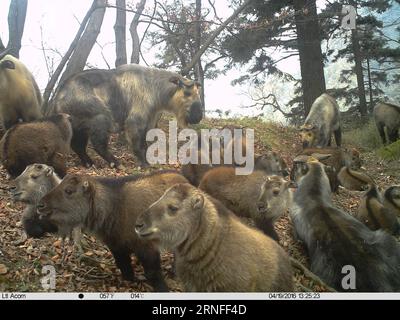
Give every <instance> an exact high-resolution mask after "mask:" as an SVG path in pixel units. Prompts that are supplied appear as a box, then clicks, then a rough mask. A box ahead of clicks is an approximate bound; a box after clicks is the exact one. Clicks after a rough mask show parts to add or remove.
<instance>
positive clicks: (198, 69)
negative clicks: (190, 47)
mask: <svg viewBox="0 0 400 320" xmlns="http://www.w3.org/2000/svg"><path fill="white" fill-rule="evenodd" d="M195 16H196V24H195V34H194V47H195V52H198V51H200V47H201V0H196V8H195ZM195 74H196V78H197V80H198V81H199V82H200V84H201V87H200V99H201V102H202V112H203V117H204V116H205V112H206V105H205V99H204V98H205V97H204V70H203V66H202V64H201V57H200V58H199V59H198V61H197V64H196V66H195Z"/></svg>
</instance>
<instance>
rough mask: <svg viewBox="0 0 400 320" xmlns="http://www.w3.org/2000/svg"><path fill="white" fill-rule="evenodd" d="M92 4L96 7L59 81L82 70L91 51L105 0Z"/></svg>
mask: <svg viewBox="0 0 400 320" xmlns="http://www.w3.org/2000/svg"><path fill="white" fill-rule="evenodd" d="M94 5H95V6H96V7H97V9H95V10H94V12H93V13H92V15H91V16H90V19H89V22H88V24H87V26H86V29H85V31H84V32H83V34H82V37H81V38H80V39H79V41H78V43H77V45H76V47H75V50H74V52H73V54H72V55H71V58H70V59H69V60H68V63H67V66H66V68H65V71H64V73H63V75H62V76H61V79H60V83H62V82H63V81H64V80H65V79H68V78H69V77H70V76H71V75H73V74H75V73H77V72H79V71H82V70H83V68H84V67H85V64H86V61H87V58H88V57H89V54H90V51H92V48H93V46H94V44H95V43H96V39H97V36H98V35H99V33H100V28H101V25H102V24H103V18H104V13H105V12H106V5H107V0H94Z"/></svg>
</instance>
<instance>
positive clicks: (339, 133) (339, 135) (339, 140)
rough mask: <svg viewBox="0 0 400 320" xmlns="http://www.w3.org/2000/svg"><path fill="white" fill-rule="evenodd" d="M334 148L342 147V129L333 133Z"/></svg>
mask: <svg viewBox="0 0 400 320" xmlns="http://www.w3.org/2000/svg"><path fill="white" fill-rule="evenodd" d="M334 135H335V141H336V146H338V147H340V146H341V145H342V129H341V128H340V127H339V129H337V130H336V131H334Z"/></svg>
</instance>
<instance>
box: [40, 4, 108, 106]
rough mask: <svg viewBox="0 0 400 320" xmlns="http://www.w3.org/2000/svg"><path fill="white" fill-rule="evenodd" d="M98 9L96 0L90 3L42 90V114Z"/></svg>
mask: <svg viewBox="0 0 400 320" xmlns="http://www.w3.org/2000/svg"><path fill="white" fill-rule="evenodd" d="M98 8H99V6H98V0H94V1H93V3H92V6H91V7H90V9H89V10H88V12H87V13H86V15H85V17H84V18H83V20H82V22H81V25H80V27H79V30H78V32H77V33H76V35H75V38H74V40H73V41H72V42H71V44H70V46H69V48H68V50H67V52H66V53H65V55H64V56H63V58H62V59H61V61H60V63H59V65H58V66H57V69H56V70H55V71H54V73H53V75H52V77H51V78H50V80H49V82H48V83H47V86H46V89H45V90H44V94H43V106H42V108H43V113H44V114H47V111H48V110H47V109H48V105H49V100H50V96H51V94H52V92H53V90H54V87H55V85H56V83H57V81H58V79H59V77H60V75H61V72H62V71H63V69H64V67H65V64H66V63H67V62H68V60H69V58H70V57H71V55H72V53H73V52H74V50H75V48H76V47H77V44H78V43H79V41H80V39H81V37H82V34H83V32H84V31H85V28H86V25H87V24H88V21H89V19H90V17H91V16H92V13H93V12H94V11H95V10H97V9H98ZM101 9H104V7H102V8H101ZM86 58H87V57H86ZM85 62H86V59H85Z"/></svg>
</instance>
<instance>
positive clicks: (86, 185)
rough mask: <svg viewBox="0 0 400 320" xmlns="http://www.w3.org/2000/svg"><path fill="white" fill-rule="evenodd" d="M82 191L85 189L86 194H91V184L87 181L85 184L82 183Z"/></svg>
mask: <svg viewBox="0 0 400 320" xmlns="http://www.w3.org/2000/svg"><path fill="white" fill-rule="evenodd" d="M82 189H83V192H84V193H87V192H89V190H90V183H89V181H87V180H85V181H83V183H82Z"/></svg>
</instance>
